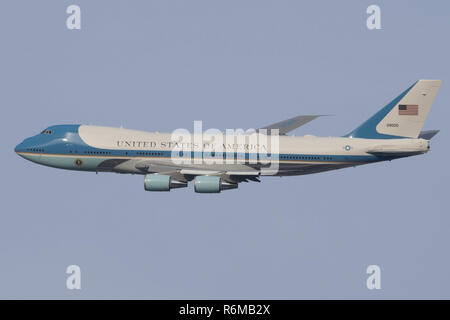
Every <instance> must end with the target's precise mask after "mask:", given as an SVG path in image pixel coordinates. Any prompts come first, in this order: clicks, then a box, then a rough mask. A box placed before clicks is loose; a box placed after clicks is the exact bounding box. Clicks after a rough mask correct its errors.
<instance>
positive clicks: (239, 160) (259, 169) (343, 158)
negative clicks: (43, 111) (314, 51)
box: [15, 80, 442, 193]
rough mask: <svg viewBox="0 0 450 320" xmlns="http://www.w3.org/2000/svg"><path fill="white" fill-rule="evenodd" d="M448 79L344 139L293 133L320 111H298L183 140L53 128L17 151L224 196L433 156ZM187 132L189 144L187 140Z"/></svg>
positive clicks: (427, 83)
mask: <svg viewBox="0 0 450 320" xmlns="http://www.w3.org/2000/svg"><path fill="white" fill-rule="evenodd" d="M441 83H442V81H441V80H418V81H416V82H415V83H414V84H413V85H411V86H410V87H409V88H408V89H406V90H405V91H404V92H402V93H401V94H400V95H399V96H398V97H396V98H395V99H393V100H392V101H391V102H389V103H388V104H387V105H386V106H384V107H383V108H382V109H380V110H379V111H378V112H377V113H375V115H373V116H372V117H371V118H369V119H368V120H367V121H365V122H363V123H362V124H361V125H360V126H358V127H357V128H356V129H354V130H353V131H351V132H350V133H348V134H346V135H343V136H340V137H316V136H312V135H305V136H299V137H297V136H291V135H287V133H288V132H291V131H292V130H294V129H296V128H298V127H300V126H302V125H304V124H306V123H308V122H310V121H312V120H314V119H316V118H318V117H320V116H318V115H304V116H297V117H294V118H291V119H288V120H285V121H281V122H278V123H275V124H272V125H269V126H266V127H262V128H259V129H257V130H253V132H251V133H248V132H247V133H244V134H242V133H233V134H226V133H225V134H223V133H216V134H210V135H206V134H205V135H203V132H201V133H200V134H198V133H197V134H195V133H194V134H190V133H184V134H183V135H181V136H177V137H175V138H174V134H173V133H172V134H170V133H159V132H145V131H137V130H130V129H124V128H112V127H103V126H93V125H71V124H69V125H54V126H50V127H48V128H46V129H45V130H43V131H42V132H40V133H39V134H37V135H35V136H32V137H30V138H27V139H25V140H24V141H23V142H22V143H20V144H19V145H17V146H16V148H15V152H16V153H17V154H18V155H19V156H21V157H23V158H25V159H27V160H30V161H32V162H35V163H38V164H41V165H45V166H50V167H55V168H61V169H69V170H79V171H91V172H97V173H98V172H116V173H130V174H141V175H144V189H145V190H146V191H169V190H171V189H176V188H183V187H187V185H188V183H189V182H191V181H193V183H194V190H195V192H197V193H220V192H221V191H223V190H229V189H235V188H237V187H238V184H239V183H241V182H249V181H255V182H260V178H261V177H263V176H296V175H304V174H312V173H319V172H324V171H329V170H336V169H342V168H347V167H355V166H360V165H364V164H370V163H376V162H380V161H390V160H394V159H399V158H404V157H410V156H415V155H420V154H425V153H427V152H428V151H429V149H430V140H431V138H432V137H433V136H434V135H436V134H437V133H438V132H439V130H427V131H421V130H422V126H423V124H424V122H425V119H426V118H427V116H428V113H429V112H430V109H431V105H432V103H433V101H434V99H435V97H436V95H437V92H438V91H439V88H440V86H441ZM180 137H181V138H185V139H187V140H184V141H187V142H182V143H180V141H181V140H180ZM205 137H206V138H209V140H207V139H206V140H205ZM242 138H243V140H242ZM177 139H178V140H177ZM199 139H200V140H199ZM202 139H203V140H202ZM236 139H241V140H240V141H243V142H242V143H236V141H238V140H236ZM269 140H270V143H269ZM192 141H194V142H192ZM196 141H197V142H196ZM204 141H209V142H206V143H205V142H204ZM210 141H216V142H217V143H215V145H216V146H215V147H214V148H213V149H214V150H212V149H211V150H206V149H208V148H207V147H208V146H210V145H214V143H210ZM224 141H226V142H225V143H222V142H224ZM230 141H231V142H232V143H228V142H230ZM216 148H217V150H216Z"/></svg>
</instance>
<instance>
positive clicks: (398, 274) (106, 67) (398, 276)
mask: <svg viewBox="0 0 450 320" xmlns="http://www.w3.org/2000/svg"><path fill="white" fill-rule="evenodd" d="M373 3H376V4H378V5H380V7H381V19H382V22H381V23H382V30H374V31H370V30H368V29H367V28H366V17H367V14H366V8H367V7H368V6H369V5H370V4H373ZM70 4H78V5H80V7H81V12H82V29H81V30H80V31H69V30H68V29H67V28H66V25H65V20H66V17H67V14H66V13H65V11H66V8H67V6H68V5H70ZM0 9H1V10H0V39H1V50H0V70H1V72H0V106H1V110H2V115H3V116H2V126H0V133H1V136H2V139H1V140H0V143H1V150H2V169H3V170H2V174H1V179H0V181H1V182H0V185H1V195H2V196H1V214H0V219H1V220H0V298H194V299H195V298H212V299H215V298H225V299H226V298H265V299H278V298H287V299H298V298H363V299H366V298H367V299H378V298H386V299H390V298H447V299H448V298H450V289H449V288H450V276H449V270H450V257H449V250H448V245H449V243H450V235H449V230H450V228H449V224H450V218H449V205H448V203H449V202H448V201H447V200H448V199H447V198H448V183H449V170H448V164H447V163H448V159H449V156H450V151H449V148H448V142H449V141H450V134H449V130H448V127H449V126H448V122H449V118H450V111H449V106H450V90H449V88H450V77H449V72H450V67H449V66H450V64H449V59H450V42H449V41H448V38H449V33H450V19H449V12H450V3H449V2H448V1H406V0H404V1H377V2H374V1H360V0H358V1H356V0H355V1H263V0H258V1H256V0H254V1H247V0H244V1H242V0H240V1H209V0H208V1H206V0H204V1H196V0H193V1H172V0H169V1H99V0H97V1H86V0H73V1H61V0H58V1H56V0H55V1H18V0H14V1H12V0H10V1H2V2H1V5H0ZM420 78H436V79H442V80H444V83H443V85H442V87H441V91H440V92H439V94H438V97H437V99H436V101H435V104H434V106H433V109H432V111H431V113H430V115H429V117H428V120H427V122H426V124H425V128H426V129H441V130H442V131H441V132H440V133H439V135H438V136H436V137H435V138H434V139H433V141H432V150H431V152H430V153H429V154H427V155H425V156H417V157H412V158H408V159H403V160H397V161H393V162H386V163H379V164H373V165H368V166H363V167H359V168H349V169H344V170H340V171H335V172H328V173H321V174H316V175H310V176H301V177H284V178H274V177H272V178H270V177H269V178H265V179H263V182H262V183H260V184H257V183H248V184H242V185H240V187H239V189H238V190H232V191H227V192H223V193H221V194H218V195H204V194H195V193H194V191H193V188H192V187H190V188H189V189H181V190H174V191H172V192H170V193H148V192H145V191H144V188H143V177H142V176H136V175H119V174H111V173H102V174H98V175H96V174H94V173H79V172H71V171H64V170H58V169H52V168H47V167H42V166H38V165H36V164H33V163H31V162H27V161H25V160H24V159H21V158H20V157H18V156H17V155H16V154H15V153H14V152H13V149H14V146H15V145H16V144H17V143H19V142H21V141H22V140H23V139H24V138H26V137H28V136H31V135H34V134H36V133H37V132H39V131H41V130H42V129H44V128H45V127H47V126H49V125H53V124H61V123H83V124H97V125H109V126H120V125H123V126H124V127H127V128H133V129H142V130H149V131H151V130H160V131H171V130H173V129H176V128H187V129H192V126H193V121H194V120H203V123H204V128H205V129H206V128H219V129H225V128H250V127H258V126H262V125H266V124H269V123H272V122H276V121H279V120H283V119H286V118H288V117H291V116H295V115H299V114H334V115H335V116H333V117H328V118H322V119H318V120H315V121H314V122H312V123H310V124H308V125H307V126H305V127H303V128H300V129H298V130H297V131H296V134H298V135H303V134H306V133H313V134H316V135H324V136H328V135H342V134H345V133H347V132H349V131H350V130H351V129H354V128H355V127H356V126H357V125H359V124H360V123H361V122H362V121H364V120H365V119H367V118H368V117H369V116H371V115H372V114H373V113H375V112H376V111H377V110H378V109H379V108H381V107H382V106H384V105H385V104H386V103H387V102H388V101H390V100H391V99H392V98H393V97H395V96H397V95H398V94H399V93H400V92H402V91H403V90H404V89H406V88H407V87H408V86H410V85H411V84H412V83H413V82H414V81H416V80H417V79H420ZM71 264H77V265H79V266H80V267H81V272H82V290H81V291H69V290H67V289H66V287H65V281H66V277H67V275H66V274H65V270H66V267H67V266H68V265H71ZM371 264H377V265H379V266H380V267H381V272H382V280H381V282H382V289H381V290H378V291H377V290H372V291H370V290H368V289H367V288H366V278H367V275H366V273H365V271H366V268H367V266H368V265H371Z"/></svg>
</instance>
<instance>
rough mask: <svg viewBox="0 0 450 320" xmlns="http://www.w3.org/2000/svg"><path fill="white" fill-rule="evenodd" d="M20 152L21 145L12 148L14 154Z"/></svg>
mask: <svg viewBox="0 0 450 320" xmlns="http://www.w3.org/2000/svg"><path fill="white" fill-rule="evenodd" d="M20 151H22V143H19V144H18V145H17V146H16V147H15V148H14V152H16V153H17V152H20Z"/></svg>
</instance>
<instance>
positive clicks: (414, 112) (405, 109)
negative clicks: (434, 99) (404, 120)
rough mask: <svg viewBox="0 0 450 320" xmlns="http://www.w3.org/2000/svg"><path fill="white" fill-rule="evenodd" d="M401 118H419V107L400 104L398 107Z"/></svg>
mask: <svg viewBox="0 0 450 320" xmlns="http://www.w3.org/2000/svg"><path fill="white" fill-rule="evenodd" d="M398 115H399V116H418V115H419V106H418V105H417V104H399V105H398Z"/></svg>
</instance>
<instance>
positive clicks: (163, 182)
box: [144, 174, 187, 191]
mask: <svg viewBox="0 0 450 320" xmlns="http://www.w3.org/2000/svg"><path fill="white" fill-rule="evenodd" d="M185 187H187V182H184V181H178V180H175V179H173V178H172V177H171V176H168V175H166V174H147V175H146V176H145V178H144V189H145V190H146V191H169V190H170V189H175V188H185Z"/></svg>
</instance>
